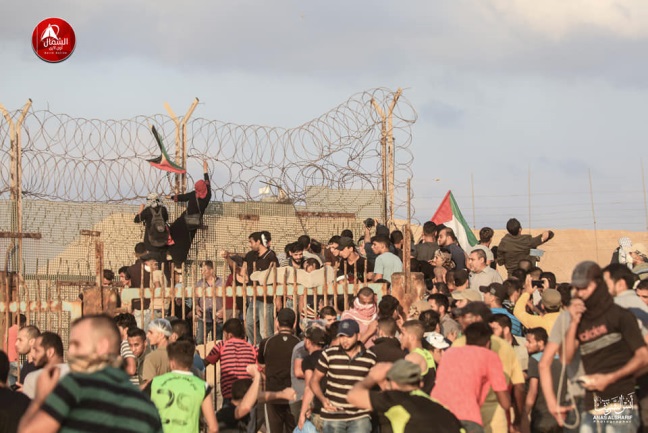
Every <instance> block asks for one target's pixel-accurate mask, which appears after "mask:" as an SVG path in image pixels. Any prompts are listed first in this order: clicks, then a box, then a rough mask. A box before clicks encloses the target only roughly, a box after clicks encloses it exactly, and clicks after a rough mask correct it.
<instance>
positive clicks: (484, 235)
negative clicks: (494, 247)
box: [479, 227, 495, 243]
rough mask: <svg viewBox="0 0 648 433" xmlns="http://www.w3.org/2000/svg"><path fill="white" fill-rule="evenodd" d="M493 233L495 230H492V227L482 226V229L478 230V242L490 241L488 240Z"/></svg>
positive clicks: (491, 237)
mask: <svg viewBox="0 0 648 433" xmlns="http://www.w3.org/2000/svg"><path fill="white" fill-rule="evenodd" d="M494 234H495V232H494V231H493V229H492V228H490V227H482V229H481V230H479V242H481V243H486V242H490V240H491V239H493V235H494Z"/></svg>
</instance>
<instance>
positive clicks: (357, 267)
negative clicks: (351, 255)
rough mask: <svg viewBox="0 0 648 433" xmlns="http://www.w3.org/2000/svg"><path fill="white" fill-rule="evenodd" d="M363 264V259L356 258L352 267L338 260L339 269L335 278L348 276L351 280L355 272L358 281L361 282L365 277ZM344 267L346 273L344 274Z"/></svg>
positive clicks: (344, 261)
mask: <svg viewBox="0 0 648 433" xmlns="http://www.w3.org/2000/svg"><path fill="white" fill-rule="evenodd" d="M365 263H366V260H365V258H364V257H360V258H358V260H356V261H355V263H353V264H352V265H351V264H349V263H348V262H347V261H346V260H340V267H339V268H338V273H337V276H338V277H341V276H343V275H348V276H349V277H350V278H351V276H353V275H355V273H356V272H357V276H358V281H360V282H363V281H364V275H365ZM345 266H346V273H345V272H344V267H345Z"/></svg>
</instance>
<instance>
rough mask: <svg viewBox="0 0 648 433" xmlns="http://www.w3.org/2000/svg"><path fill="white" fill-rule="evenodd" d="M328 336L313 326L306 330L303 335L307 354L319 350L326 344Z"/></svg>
mask: <svg viewBox="0 0 648 433" xmlns="http://www.w3.org/2000/svg"><path fill="white" fill-rule="evenodd" d="M328 340H329V338H328V334H327V333H326V331H325V330H324V329H322V328H319V327H316V326H313V327H310V328H308V329H306V332H305V333H304V347H305V348H306V350H307V351H308V353H313V352H314V351H316V350H321V349H322V348H324V346H326V345H327V344H328Z"/></svg>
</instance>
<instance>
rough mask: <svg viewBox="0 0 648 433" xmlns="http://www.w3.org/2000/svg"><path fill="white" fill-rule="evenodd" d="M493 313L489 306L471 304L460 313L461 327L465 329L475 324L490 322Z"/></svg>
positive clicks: (480, 303)
mask: <svg viewBox="0 0 648 433" xmlns="http://www.w3.org/2000/svg"><path fill="white" fill-rule="evenodd" d="M492 315H493V313H492V312H491V310H490V308H488V305H486V304H485V303H483V302H471V303H469V304H468V305H466V306H465V307H463V308H462V309H461V311H460V315H459V322H460V323H461V326H462V327H463V328H464V329H465V328H466V327H467V326H469V325H471V324H472V323H475V322H486V323H488V322H489V321H490V318H491V316H492Z"/></svg>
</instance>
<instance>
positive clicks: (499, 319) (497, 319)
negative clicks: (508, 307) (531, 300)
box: [488, 313, 513, 329]
mask: <svg viewBox="0 0 648 433" xmlns="http://www.w3.org/2000/svg"><path fill="white" fill-rule="evenodd" d="M488 323H498V324H499V326H501V327H502V328H508V329H513V321H511V318H510V317H509V316H507V315H506V314H502V313H497V314H493V315H492V316H491V318H490V319H488Z"/></svg>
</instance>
